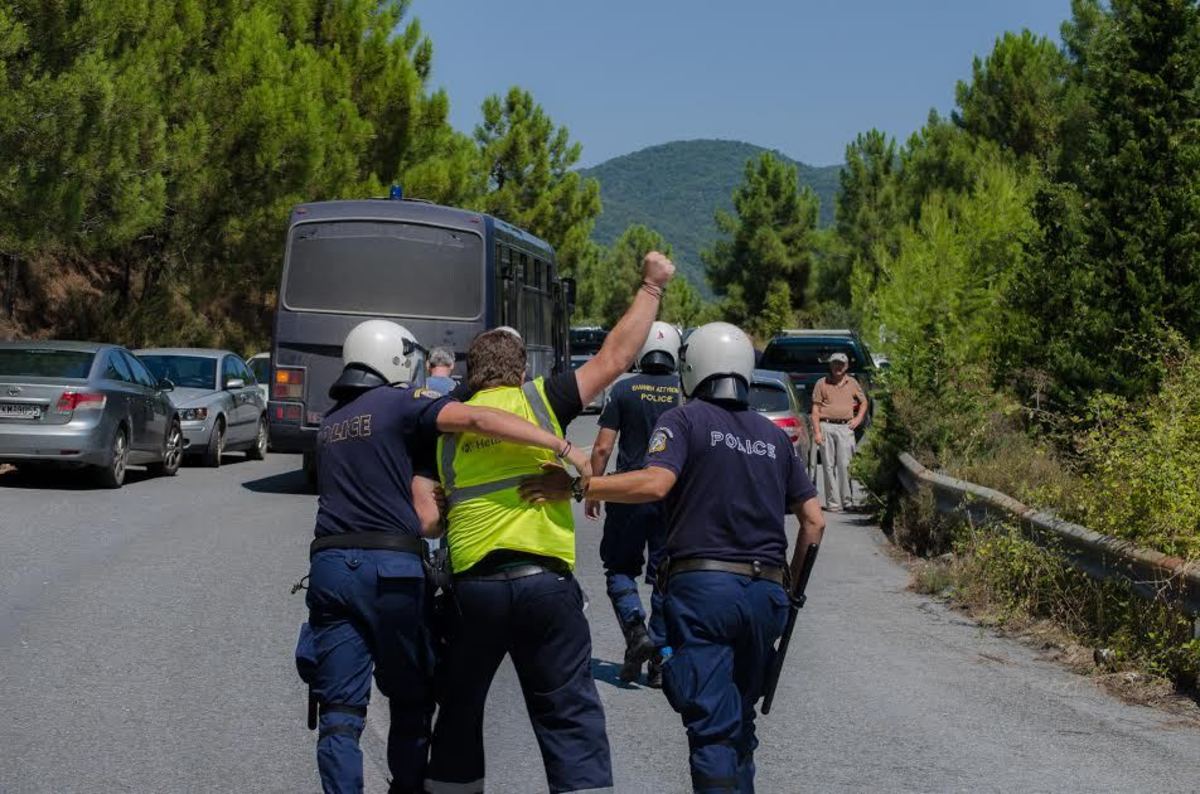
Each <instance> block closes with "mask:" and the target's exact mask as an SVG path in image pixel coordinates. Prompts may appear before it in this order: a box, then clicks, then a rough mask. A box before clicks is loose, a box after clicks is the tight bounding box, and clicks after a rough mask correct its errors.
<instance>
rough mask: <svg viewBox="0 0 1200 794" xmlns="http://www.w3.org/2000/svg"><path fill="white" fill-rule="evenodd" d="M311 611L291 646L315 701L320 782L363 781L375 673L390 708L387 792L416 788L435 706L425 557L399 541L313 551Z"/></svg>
mask: <svg viewBox="0 0 1200 794" xmlns="http://www.w3.org/2000/svg"><path fill="white" fill-rule="evenodd" d="M307 600H308V609H309V618H308V624H307V628H306V629H304V630H302V631H301V635H300V643H299V644H298V646H297V649H296V657H297V663H298V665H299V666H300V669H301V676H302V677H303V678H305V680H306V681H307V682H308V684H309V686H310V687H311V688H312V690H313V692H314V694H315V695H316V696H317V699H318V700H319V701H320V704H321V707H320V708H321V711H320V721H319V726H318V730H319V733H318V738H317V767H318V769H319V771H320V774H321V784H322V785H323V786H324V789H325V791H326V792H337V793H338V794H340V793H341V792H359V791H362V790H363V761H362V751H361V750H360V749H359V744H358V743H359V737H360V736H361V735H362V731H363V727H364V725H365V721H366V715H367V701H368V700H369V699H370V696H371V674H372V672H374V674H375V682H376V684H377V685H378V686H379V691H380V692H382V693H383V694H384V695H386V696H387V698H388V703H389V705H390V708H391V732H390V733H389V734H388V768H389V769H390V770H391V774H392V785H391V789H390V791H391V792H394V793H395V792H405V793H407V792H417V791H421V787H422V783H423V781H424V778H425V764H426V759H427V757H428V752H429V727H430V720H431V718H432V716H433V706H434V700H433V686H432V674H433V643H432V639H431V636H430V632H429V622H428V620H427V608H428V595H427V589H426V584H425V578H424V573H423V571H422V568H421V561H420V559H419V558H418V557H417V556H416V555H415V554H407V553H404V552H397V551H366V550H357V549H355V550H344V549H330V550H327V551H322V552H318V553H317V554H316V555H314V556H313V558H312V563H311V567H310V571H309V587H308V598H307Z"/></svg>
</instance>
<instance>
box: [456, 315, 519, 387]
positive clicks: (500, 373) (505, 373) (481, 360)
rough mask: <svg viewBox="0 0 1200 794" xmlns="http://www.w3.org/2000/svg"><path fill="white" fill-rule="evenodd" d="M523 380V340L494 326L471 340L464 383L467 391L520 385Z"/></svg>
mask: <svg viewBox="0 0 1200 794" xmlns="http://www.w3.org/2000/svg"><path fill="white" fill-rule="evenodd" d="M524 381H525V343H524V342H522V341H521V338H520V337H518V336H517V335H515V334H514V333H513V332H512V331H509V330H506V329H503V328H495V329H493V330H491V331H484V332H483V333H482V334H480V335H479V336H477V337H475V338H474V339H473V340H471V346H470V347H469V348H467V385H468V386H469V387H470V389H471V391H473V392H475V391H479V390H481V389H492V388H495V387H497V386H520V385H521V384H522V383H523V382H524Z"/></svg>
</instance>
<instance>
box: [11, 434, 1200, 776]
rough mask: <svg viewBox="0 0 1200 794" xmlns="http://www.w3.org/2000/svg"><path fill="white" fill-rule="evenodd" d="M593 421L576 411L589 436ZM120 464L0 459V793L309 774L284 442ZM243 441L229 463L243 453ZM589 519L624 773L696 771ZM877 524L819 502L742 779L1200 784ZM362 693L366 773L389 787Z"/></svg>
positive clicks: (604, 683) (1170, 724)
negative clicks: (212, 459) (39, 476)
mask: <svg viewBox="0 0 1200 794" xmlns="http://www.w3.org/2000/svg"><path fill="white" fill-rule="evenodd" d="M592 432H594V422H592V421H589V420H581V421H580V422H578V423H577V427H576V429H575V433H574V435H575V437H576V439H577V440H585V443H587V442H588V441H590V435H591V433H592ZM238 458H240V456H235V455H231V456H229V458H228V465H227V466H225V467H224V468H221V469H219V470H215V471H214V470H208V469H196V468H188V469H185V470H184V471H183V472H182V473H181V474H180V476H179V477H177V478H175V479H170V480H151V479H144V478H137V477H134V478H132V480H133V481H132V482H131V483H130V484H129V485H128V486H127V487H126V488H125V489H124V490H122V491H120V492H115V493H114V492H108V491H93V490H87V489H77V488H73V487H66V486H63V485H61V484H59V483H56V482H55V481H53V480H36V481H26V480H22V479H20V478H18V477H16V476H14V475H0V543H2V544H3V546H2V549H3V551H2V553H0V704H2V706H3V708H2V710H0V713H2V714H3V716H2V717H0V791H2V792H7V793H15V792H115V791H139V792H140V791H146V792H209V791H212V792H218V791H219V792H228V791H255V792H259V791H263V792H299V791H313V790H316V786H315V782H316V774H315V770H314V762H313V757H312V748H313V741H314V739H313V736H312V734H310V733H309V732H308V731H307V730H305V727H304V692H303V689H302V688H301V685H300V682H299V681H298V679H297V678H296V676H295V673H294V669H293V666H292V661H291V653H292V646H293V642H294V640H295V635H296V630H297V627H298V625H299V623H300V621H301V620H302V619H303V616H304V609H303V599H302V598H301V596H300V595H294V596H293V595H289V593H288V589H289V585H290V584H291V583H292V582H293V581H295V580H296V579H297V578H299V577H300V576H301V575H302V574H303V573H304V571H305V567H306V548H307V545H308V540H309V535H310V531H311V525H312V514H313V508H314V499H313V497H311V496H308V495H304V494H303V493H301V490H302V488H301V486H302V479H301V477H300V476H299V474H298V473H297V472H296V471H294V469H295V468H296V465H297V463H298V460H297V459H296V458H293V457H288V456H280V455H275V456H271V457H270V458H269V459H268V460H267V461H266V462H264V463H252V462H242V461H240V460H237V459H238ZM235 460H236V462H235ZM599 535H600V532H599V526H598V525H596V524H591V523H589V522H587V521H586V520H584V519H582V517H581V518H580V529H579V558H580V566H579V568H580V578H581V581H582V583H583V586H584V588H585V590H586V591H587V593H588V594H589V595H590V596H591V599H592V603H591V608H590V609H589V611H588V614H589V616H590V619H591V621H592V629H593V637H594V645H595V657H596V660H595V667H596V672H597V677H598V679H599V680H600V683H599V687H600V692H601V696H602V698H603V699H604V704H605V708H606V710H607V714H608V725H609V735H610V738H611V741H612V745H613V756H614V762H615V767H616V776H617V786H616V789H617V791H621V792H683V791H686V790H687V780H688V778H687V768H686V741H685V738H684V734H683V730H682V728H681V727H680V725H679V723H678V720H677V717H676V716H675V714H674V713H673V712H671V710H670V709H669V708H668V706H667V704H666V701H665V700H664V699H663V697H662V695H661V693H658V692H655V691H651V690H646V689H642V688H640V687H636V686H630V687H623V686H621V685H619V684H617V683H616V679H615V663H616V662H617V661H618V660H619V659H620V652H621V640H620V635H619V632H618V630H617V626H616V621H615V619H614V618H613V615H612V611H611V610H610V609H609V607H608V603H607V601H606V600H605V598H604V583H603V577H602V576H601V574H600V570H599V563H598V558H597V548H598V546H599ZM880 542H881V541H880V537H879V534H878V531H877V530H875V529H874V528H872V527H870V526H866V525H864V524H863V523H862V522H861V521H859V520H856V519H855V518H853V517H837V518H834V519H833V520H832V521H831V526H830V529H829V533H828V535H827V542H826V543H825V545H824V548H823V549H822V553H821V562H820V564H819V565H818V567H817V572H816V574H815V575H814V577H813V582H812V586H811V588H810V593H811V598H810V600H809V608H807V609H806V610H805V611H804V613H803V615H802V620H801V625H800V626H799V627H798V629H797V635H796V642H795V643H794V645H793V648H794V651H795V655H794V657H792V658H790V659H789V666H788V668H787V671H786V677H785V680H784V681H783V683H782V685H781V688H780V692H779V696H778V700H777V702H776V709H775V712H774V713H773V714H772V715H771V716H770V717H769V718H765V719H763V720H761V721H760V726H761V731H760V736H761V739H762V743H763V746H762V747H761V748H760V750H759V755H758V768H759V783H760V785H759V790H760V791H764V792H808V791H811V792H829V791H868V790H870V791H1015V790H1022V791H1149V790H1155V791H1189V790H1191V791H1194V790H1196V788H1197V786H1198V785H1200V784H1198V783H1197V781H1198V780H1200V753H1198V752H1197V750H1198V749H1200V735H1198V733H1197V732H1196V731H1195V730H1193V729H1191V728H1188V727H1184V726H1180V725H1179V724H1177V723H1176V722H1175V721H1174V720H1173V719H1172V718H1171V717H1170V716H1166V715H1163V714H1159V713H1157V712H1154V711H1152V710H1149V709H1145V708H1139V707H1132V706H1127V705H1124V704H1121V703H1119V702H1117V701H1115V700H1112V699H1110V698H1108V697H1107V696H1105V695H1103V694H1101V693H1100V692H1098V691H1097V690H1096V689H1095V688H1094V687H1093V685H1092V684H1090V683H1089V682H1088V680H1087V679H1085V678H1082V677H1079V676H1075V675H1071V674H1069V673H1067V672H1065V671H1063V670H1061V669H1059V668H1058V667H1056V666H1055V665H1053V664H1051V663H1048V662H1043V661H1039V660H1038V659H1037V658H1035V655H1034V653H1033V652H1032V651H1030V650H1028V649H1026V648H1024V647H1023V646H1020V645H1018V644H1015V643H1012V642H1010V641H1008V640H1004V639H1000V638H996V637H993V636H991V635H989V634H988V633H987V632H985V631H981V630H980V629H978V628H976V627H975V626H973V625H971V624H970V623H968V622H966V621H965V620H963V619H961V618H960V617H959V616H958V615H956V614H955V613H953V612H949V611H947V610H945V609H944V608H942V607H941V606H939V605H938V604H936V603H934V602H931V601H929V600H928V599H925V598H922V597H920V596H916V595H914V594H911V593H908V592H906V591H905V582H906V574H905V572H904V571H903V570H902V569H901V568H900V567H899V566H897V565H896V564H895V563H894V562H892V561H891V560H889V559H888V557H887V556H886V555H885V554H883V553H882V551H881V549H880ZM385 732H386V715H385V714H383V713H382V710H381V709H375V710H373V711H372V714H371V716H370V717H369V730H368V731H367V733H366V737H365V740H364V741H365V745H366V753H367V758H368V765H369V769H368V781H369V786H368V790H370V791H383V790H385V784H384V778H383V774H382V770H383V767H382V759H383V739H382V737H383V736H384V735H385ZM486 735H487V737H488V753H489V781H490V789H489V790H491V791H496V792H532V791H539V790H544V788H545V780H544V778H543V777H542V775H541V772H540V764H539V763H538V762H537V748H536V745H535V743H534V741H533V735H532V733H531V732H530V729H529V727H528V722H527V720H526V717H525V710H524V706H523V703H522V701H521V699H520V694H519V691H518V689H517V686H516V679H515V676H514V675H513V672H512V670H511V668H510V667H506V668H504V669H503V670H502V671H501V674H500V676H499V677H498V679H497V684H496V687H495V688H494V689H493V692H492V697H491V700H490V702H489V709H488V715H487V726H486Z"/></svg>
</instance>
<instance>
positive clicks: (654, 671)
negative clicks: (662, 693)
mask: <svg viewBox="0 0 1200 794" xmlns="http://www.w3.org/2000/svg"><path fill="white" fill-rule="evenodd" d="M662 668H663V658H662V654H661V653H659V652H658V651H655V652H654V656H652V657H650V665H649V667H647V668H646V686H648V687H650V688H651V689H662Z"/></svg>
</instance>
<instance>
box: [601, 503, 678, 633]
mask: <svg viewBox="0 0 1200 794" xmlns="http://www.w3.org/2000/svg"><path fill="white" fill-rule="evenodd" d="M604 511H605V517H604V535H603V536H602V537H601V539H600V559H601V560H602V561H603V562H604V574H605V580H606V582H607V585H608V597H609V600H611V601H612V605H613V611H615V612H616V613H617V621H618V622H620V624H621V625H622V626H627V625H629V623H630V622H631V621H634V620H645V619H646V611H645V610H644V609H643V608H642V599H641V596H639V595H638V587H637V578H638V577H639V576H641V575H642V572H643V571H645V576H646V583H647V584H650V585H653V584H654V581H655V574H656V573H657V571H658V565H659V563H660V562H662V559H663V555H664V546H665V545H666V541H667V521H666V511H665V510H664V508H663V504H662V502H653V503H651V504H642V505H623V504H616V503H613V502H610V503H607V504H605V506H604ZM649 630H650V639H652V640H653V641H654V644H655V645H658V646H659V647H661V646H663V645H664V644H665V643H666V626H665V625H664V624H663V617H662V595H661V594H659V592H658V590H657V589H656V590H655V591H654V592H653V594H652V595H651V596H650V623H649Z"/></svg>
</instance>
